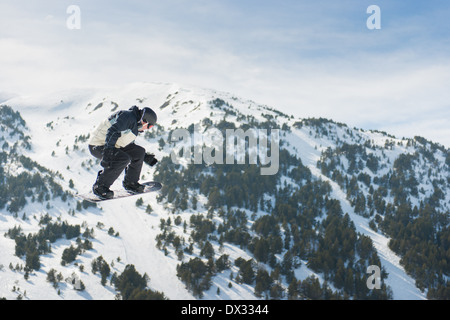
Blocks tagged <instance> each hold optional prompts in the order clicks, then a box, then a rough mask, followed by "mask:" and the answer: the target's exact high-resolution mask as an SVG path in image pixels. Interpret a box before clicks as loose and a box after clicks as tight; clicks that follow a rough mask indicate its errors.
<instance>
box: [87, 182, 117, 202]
mask: <svg viewBox="0 0 450 320" xmlns="http://www.w3.org/2000/svg"><path fill="white" fill-rule="evenodd" d="M92 192H94V194H95V195H96V196H98V197H100V198H101V199H112V198H114V192H113V191H111V190H109V188H108V187H106V186H102V185H98V184H94V186H93V187H92Z"/></svg>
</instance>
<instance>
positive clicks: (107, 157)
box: [100, 148, 118, 169]
mask: <svg viewBox="0 0 450 320" xmlns="http://www.w3.org/2000/svg"><path fill="white" fill-rule="evenodd" d="M117 152H118V150H117V149H116V148H108V149H105V151H103V158H102V161H101V162H100V165H101V166H102V167H103V168H105V169H108V168H111V167H112V165H113V162H114V161H115V158H116V156H117Z"/></svg>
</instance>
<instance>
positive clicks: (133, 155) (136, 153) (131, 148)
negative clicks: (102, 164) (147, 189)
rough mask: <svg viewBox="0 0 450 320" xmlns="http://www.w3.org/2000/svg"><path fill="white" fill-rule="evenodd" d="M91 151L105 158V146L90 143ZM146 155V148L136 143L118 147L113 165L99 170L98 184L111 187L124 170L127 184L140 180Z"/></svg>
mask: <svg viewBox="0 0 450 320" xmlns="http://www.w3.org/2000/svg"><path fill="white" fill-rule="evenodd" d="M89 151H90V152H91V154H92V155H93V156H94V157H96V158H97V159H100V160H101V159H102V158H103V151H104V146H92V145H89ZM144 156H145V149H144V148H142V147H141V146H138V145H136V144H134V143H130V144H129V145H128V146H126V147H124V148H120V149H118V150H117V155H116V158H115V159H114V161H113V164H112V166H110V167H108V168H104V169H103V170H101V171H99V173H98V175H97V181H96V184H98V185H103V186H105V187H108V188H109V187H110V186H111V185H112V184H113V183H114V181H116V180H117V178H118V177H119V176H120V174H121V173H122V172H123V171H124V170H125V178H124V181H123V182H124V183H125V184H129V183H134V182H138V181H139V178H140V175H141V170H142V164H143V163H144Z"/></svg>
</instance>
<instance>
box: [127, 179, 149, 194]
mask: <svg viewBox="0 0 450 320" xmlns="http://www.w3.org/2000/svg"><path fill="white" fill-rule="evenodd" d="M123 187H124V188H125V190H127V191H128V192H130V193H143V192H144V189H145V186H143V185H142V184H140V183H138V182H131V183H128V182H125V181H124V182H123Z"/></svg>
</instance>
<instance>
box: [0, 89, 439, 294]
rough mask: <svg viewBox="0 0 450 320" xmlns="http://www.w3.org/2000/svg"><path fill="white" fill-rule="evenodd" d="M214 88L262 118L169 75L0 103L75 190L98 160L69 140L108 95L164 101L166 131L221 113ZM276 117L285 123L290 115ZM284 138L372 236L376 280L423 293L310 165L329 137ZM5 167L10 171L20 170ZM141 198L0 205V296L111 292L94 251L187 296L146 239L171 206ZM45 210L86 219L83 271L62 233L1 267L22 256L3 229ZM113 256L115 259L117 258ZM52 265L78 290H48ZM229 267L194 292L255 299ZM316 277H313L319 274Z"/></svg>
mask: <svg viewBox="0 0 450 320" xmlns="http://www.w3.org/2000/svg"><path fill="white" fill-rule="evenodd" d="M216 97H217V98H221V99H224V100H226V101H230V103H232V104H233V106H234V107H235V108H236V109H237V110H239V111H240V112H242V113H243V114H246V115H251V116H254V117H255V118H257V119H262V118H261V114H262V113H269V112H268V111H267V110H265V109H261V107H260V106H259V105H257V104H256V103H255V102H252V101H247V100H244V99H241V98H236V97H234V96H233V95H231V94H229V93H219V92H215V91H213V90H207V89H202V88H185V87H183V86H180V85H178V84H166V83H133V84H130V85H129V86H126V87H121V88H102V89H89V90H84V89H83V90H72V91H65V92H57V93H51V94H48V93H46V94H42V95H41V96H38V97H36V96H33V97H17V96H15V97H13V98H11V99H10V100H8V101H6V102H5V103H4V104H6V105H9V106H12V107H13V108H14V109H15V110H18V111H19V112H20V113H21V115H22V117H23V118H24V119H25V121H26V123H27V127H28V130H29V132H28V133H27V134H29V135H30V136H31V137H32V140H31V141H32V150H23V153H24V154H25V155H26V156H28V157H30V158H32V159H33V160H34V161H37V162H38V163H40V164H42V165H44V166H46V167H47V168H49V169H51V170H52V171H53V172H59V173H61V174H62V175H63V176H64V181H59V182H60V183H61V184H62V185H63V186H64V187H65V188H67V189H69V181H70V180H72V181H73V183H74V185H75V186H74V188H73V192H74V193H75V192H80V193H83V192H85V191H86V190H89V189H90V188H91V186H92V183H93V182H94V180H95V177H96V170H99V166H98V165H96V163H95V160H94V159H93V158H92V157H91V156H90V155H89V152H88V151H87V148H86V143H78V146H79V149H77V150H73V145H74V142H75V139H76V138H77V137H79V136H81V135H87V134H89V132H90V131H91V130H92V129H94V127H95V126H96V125H97V123H98V122H99V121H101V120H102V119H103V118H104V117H105V116H106V115H108V114H109V113H110V111H111V110H112V109H113V108H114V106H115V104H118V105H119V108H121V109H125V108H128V107H130V106H132V105H138V106H141V107H143V106H150V107H152V108H155V109H158V108H159V107H160V106H162V105H164V104H165V103H166V102H168V101H169V102H170V106H171V107H170V108H169V107H167V108H164V109H162V110H160V109H158V119H159V126H162V127H164V128H165V130H167V131H168V130H169V129H171V128H172V129H174V128H176V127H177V126H178V127H183V126H184V127H187V126H188V125H189V124H191V123H200V121H201V120H202V119H203V118H205V117H211V118H212V119H215V120H220V119H223V115H224V113H223V112H221V111H219V110H212V109H211V108H210V106H209V105H208V102H209V101H211V100H213V99H215V98H216ZM101 102H102V103H103V105H102V107H101V108H99V109H95V108H96V107H97V106H98V105H99V103H101ZM173 120H176V123H173ZM286 121H287V122H289V123H290V125H291V127H292V124H293V122H295V121H296V120H286ZM336 134H337V136H338V137H339V139H341V140H345V135H346V134H345V132H344V131H343V130H342V129H338V131H337V133H336ZM363 136H366V138H367V139H372V140H374V143H375V144H377V145H381V146H383V145H384V143H385V141H386V137H385V136H383V135H381V134H379V133H371V132H365V133H363ZM138 139H141V138H138ZM286 139H287V142H288V147H287V148H288V149H289V150H292V151H295V152H296V153H297V154H298V156H299V157H300V158H301V160H302V162H303V164H304V165H305V166H307V167H308V168H309V169H310V170H311V172H312V174H313V175H314V176H315V177H317V178H321V179H322V180H325V181H329V182H330V185H331V186H332V192H333V196H334V197H335V198H336V199H339V200H340V202H341V205H342V208H343V211H344V212H345V213H348V214H349V215H350V217H351V219H352V220H353V222H354V223H355V226H356V229H357V232H359V233H361V234H364V235H367V236H369V237H370V238H371V239H372V240H373V243H374V246H375V248H376V250H377V251H378V254H379V256H380V258H381V261H382V265H383V267H384V268H385V269H386V271H387V272H388V273H389V276H388V279H387V280H386V284H387V285H389V286H391V288H392V290H393V294H394V298H395V299H399V300H404V299H408V300H409V299H413V300H421V299H425V293H422V292H421V291H420V290H419V289H417V288H416V287H415V285H414V280H413V279H412V278H411V277H409V276H408V275H407V274H406V272H405V270H404V269H403V267H402V266H401V265H400V258H399V257H398V256H397V255H396V254H395V253H393V252H392V251H391V250H390V249H389V247H388V245H387V244H388V241H389V239H388V238H387V237H385V236H384V235H382V234H380V233H378V232H375V231H373V230H372V229H370V228H369V226H368V223H369V219H366V218H363V217H361V216H359V215H357V214H355V213H354V210H353V208H352V207H351V205H350V204H349V203H348V200H347V199H346V195H345V193H344V192H343V191H342V190H341V189H340V188H339V186H338V185H337V184H336V183H334V182H333V181H331V180H330V179H328V178H327V177H325V176H324V175H322V174H321V172H320V170H319V169H317V167H316V165H317V161H318V160H319V159H320V155H321V152H322V151H324V150H326V148H327V147H329V146H333V141H331V140H329V139H317V138H315V137H314V136H313V135H310V133H309V132H308V131H307V130H306V129H294V128H293V127H292V133H291V134H289V135H287V138H286ZM137 143H138V144H141V145H143V146H144V147H146V148H147V149H148V150H151V151H152V152H154V153H155V154H156V157H157V158H160V157H161V156H163V155H166V154H167V153H168V148H166V149H164V150H159V149H158V145H157V144H156V143H154V144H149V143H148V142H146V141H144V140H143V139H141V140H138V141H137ZM405 150H406V149H405V148H403V149H401V148H397V149H396V151H395V152H392V153H391V154H389V157H390V161H391V163H393V161H394V160H395V158H396V156H398V154H399V153H400V152H404V151H405ZM89 162H91V165H89ZM14 170H16V171H17V172H18V171H19V170H20V169H19V168H16V169H14ZM152 170H153V169H149V168H148V167H144V172H143V174H144V175H145V177H146V179H148V180H150V179H151V178H152ZM120 181H121V179H120V178H119V179H118V180H117V182H116V184H115V185H114V187H116V188H121V186H120ZM424 187H426V186H424ZM419 188H420V187H419ZM143 198H144V199H145V203H146V204H150V205H151V207H152V208H153V212H152V213H150V214H148V213H146V212H145V208H142V207H139V208H138V207H136V204H135V202H136V198H135V197H134V198H133V197H132V198H127V199H122V200H116V201H110V202H103V203H101V204H100V205H99V208H89V209H87V210H83V211H82V212H76V214H75V215H71V214H70V213H69V210H70V209H74V207H75V203H76V202H75V200H74V201H73V202H72V203H69V204H68V203H63V202H62V201H54V202H52V203H51V206H52V208H51V209H50V210H47V209H46V207H45V204H44V205H42V204H37V203H30V204H28V205H27V207H26V208H25V209H24V210H22V211H21V212H20V213H19V214H18V217H17V218H14V217H13V216H12V215H11V214H9V213H7V212H3V211H0V235H1V236H0V252H1V253H2V254H1V255H0V297H6V298H7V299H16V298H17V297H18V295H20V294H21V295H22V296H23V297H24V299H32V300H35V299H44V300H45V299H52V300H53V299H70V300H72V299H114V298H115V295H116V292H115V290H114V288H113V287H112V285H111V284H110V283H109V282H108V283H107V284H106V285H105V286H102V285H101V284H100V276H99V275H98V274H97V275H93V274H92V273H91V271H90V268H91V261H92V260H93V259H95V258H97V257H98V256H99V255H102V256H103V258H104V259H105V261H107V262H108V263H110V262H112V261H114V267H113V268H112V269H113V270H112V272H118V273H120V272H121V271H122V270H123V269H124V267H125V266H126V265H127V264H134V265H135V266H136V270H137V271H138V272H139V273H141V274H144V273H147V274H148V276H149V277H150V281H149V287H150V288H151V289H153V290H157V291H161V292H163V293H164V294H165V295H166V296H167V297H168V298H170V299H177V300H188V299H189V300H190V299H195V297H194V296H193V295H192V294H191V293H190V292H189V291H188V290H187V289H186V288H185V285H184V284H183V283H182V282H181V281H180V280H179V279H178V277H177V276H176V266H177V264H179V263H180V261H179V260H178V259H177V257H176V255H175V253H174V251H173V250H169V254H168V255H167V256H166V255H165V254H164V252H163V251H161V250H158V249H157V248H156V240H155V237H156V235H157V234H158V233H160V230H159V224H160V219H161V218H164V219H167V218H168V217H169V216H170V217H173V215H171V213H170V210H169V208H166V207H165V206H164V205H163V204H161V203H158V202H157V201H156V194H149V195H146V196H145V197H144V196H143ZM447 199H448V196H447ZM47 212H49V214H50V215H51V216H52V217H53V221H56V219H60V220H61V221H68V222H69V223H70V224H80V225H81V224H84V225H86V226H87V227H89V228H94V229H95V238H94V239H93V240H92V241H93V246H94V249H93V250H89V251H86V252H85V253H83V254H81V255H79V256H78V257H77V260H76V264H77V265H78V266H79V265H84V271H81V270H80V269H79V267H77V266H76V265H75V264H71V265H70V266H69V267H62V266H61V265H60V257H61V254H62V251H63V250H64V249H65V248H67V246H69V245H70V243H71V242H70V241H68V240H64V239H62V240H58V241H57V242H56V243H54V244H52V253H51V254H48V255H45V256H41V269H40V270H39V271H37V272H35V273H32V274H31V275H30V277H29V279H28V280H25V279H24V272H23V271H13V270H10V268H9V265H10V263H11V264H12V265H13V266H16V265H17V264H18V265H24V264H25V263H24V260H23V259H20V258H18V257H16V256H15V255H14V241H13V240H11V239H9V238H6V237H3V234H4V233H5V232H7V231H8V229H10V228H13V227H14V226H16V225H20V226H21V227H22V230H23V232H24V233H25V234H28V233H35V232H37V231H38V230H39V228H40V227H39V226H38V222H39V218H40V217H41V216H43V215H45V214H46V213H47ZM23 213H26V214H27V220H23V219H22V214H23ZM205 214H206V213H205ZM182 218H183V219H185V220H187V221H189V220H188V219H189V213H183V215H182ZM99 223H100V224H99ZM101 224H103V225H104V227H103V228H99V225H101ZM109 227H113V228H114V230H115V231H116V232H118V233H119V236H118V237H114V236H111V235H109V234H108V233H107V230H108V229H109ZM174 228H175V227H174ZM83 230H84V229H83ZM72 243H73V242H72ZM214 249H215V251H216V252H218V250H219V249H218V248H214ZM222 250H223V252H224V253H226V254H229V255H230V258H231V260H232V261H234V259H235V258H237V257H244V258H245V259H249V258H251V256H249V255H248V253H246V252H245V251H243V250H241V249H239V248H237V247H235V246H232V245H229V244H225V245H224V248H223V249H222ZM118 258H120V262H119V261H118ZM52 268H53V269H56V270H57V271H58V272H61V273H62V274H63V276H64V279H65V278H67V277H69V276H71V274H72V273H75V274H76V275H77V276H78V277H79V278H80V279H81V280H82V281H83V283H84V284H85V286H86V290H85V291H82V292H79V291H76V290H73V289H72V286H71V285H70V284H68V283H66V282H64V281H63V282H61V283H60V286H59V294H58V290H57V289H54V288H53V287H52V285H51V284H50V283H48V282H47V281H46V273H47V272H48V271H49V270H50V269H52ZM231 272H233V273H234V274H235V275H236V273H237V269H236V267H234V266H233V267H232V269H231V270H226V271H224V272H222V273H220V274H218V275H216V276H215V277H214V278H213V285H212V287H211V289H210V290H208V291H207V292H205V293H204V294H205V295H204V299H231V300H238V299H240V300H250V299H256V297H255V295H254V293H253V288H251V287H249V286H246V285H236V284H235V283H233V286H232V287H231V288H229V286H228V283H229V282H230V273H231ZM295 274H296V277H298V279H305V278H306V277H308V276H311V275H316V274H314V272H312V271H311V270H309V269H308V268H307V267H306V266H305V263H302V264H301V266H300V267H299V268H298V269H297V270H296V272H295ZM316 276H317V277H318V278H319V279H321V278H320V275H316ZM14 287H15V290H14V291H13V288H14ZM217 288H219V289H220V295H217ZM25 291H26V295H25Z"/></svg>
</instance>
